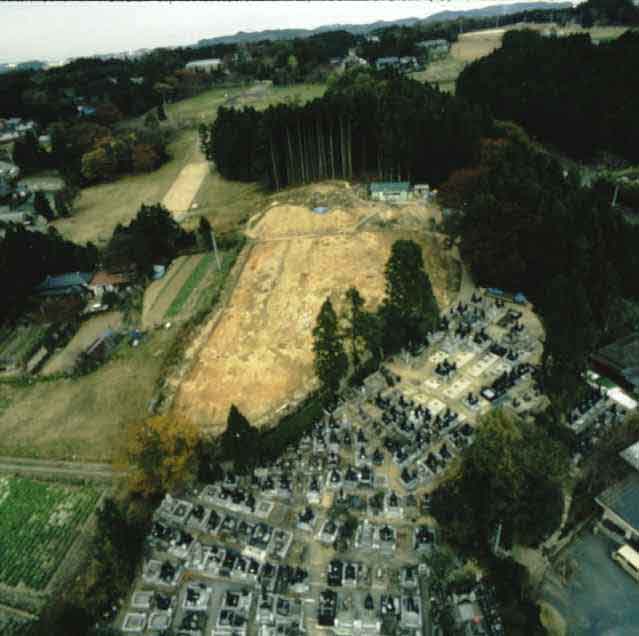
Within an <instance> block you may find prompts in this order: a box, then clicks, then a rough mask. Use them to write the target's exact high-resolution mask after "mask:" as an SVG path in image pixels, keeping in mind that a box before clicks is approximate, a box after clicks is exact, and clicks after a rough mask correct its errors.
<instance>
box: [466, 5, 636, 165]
mask: <svg viewBox="0 0 639 636" xmlns="http://www.w3.org/2000/svg"><path fill="white" fill-rule="evenodd" d="M599 4H603V3H599ZM628 4H629V3H628ZM635 12H636V14H637V15H638V16H639V9H635ZM638 60H639V33H637V32H630V31H629V32H627V33H625V34H624V35H622V36H621V37H620V38H618V39H617V40H614V41H612V42H609V43H605V42H602V43H599V44H595V43H593V42H591V41H590V38H589V36H588V35H587V34H586V35H573V36H569V37H543V36H542V35H541V34H539V33H537V32H534V31H528V30H524V31H509V32H507V33H506V34H505V35H504V38H503V43H502V46H501V47H500V48H498V49H496V50H495V51H494V52H493V53H491V54H490V55H488V56H486V57H483V58H481V59H479V60H477V61H475V62H473V63H472V64H469V65H468V66H467V67H466V68H465V69H464V70H463V71H462V73H461V74H460V76H459V78H458V80H457V93H458V94H459V95H460V96H461V97H463V98H465V99H468V100H470V101H472V102H474V103H476V104H481V105H482V106H485V107H488V108H489V109H490V111H491V112H492V113H493V115H494V116H495V117H497V118H499V119H505V120H513V121H516V122H518V123H520V124H522V125H523V126H524V127H525V128H526V130H527V131H528V132H529V133H530V134H531V135H534V136H535V137H537V138H539V139H541V140H543V141H544V142H547V143H549V144H552V145H554V146H556V147H558V148H560V149H561V150H563V151H564V152H567V153H570V154H572V155H573V156H575V157H577V158H591V157H593V156H594V155H595V154H599V153H601V152H602V151H604V150H608V151H610V152H613V153H615V154H617V155H619V156H621V157H625V158H626V159H628V160H631V161H635V162H636V161H637V160H639V127H637V125H636V118H635V113H636V112H637V111H639V62H638Z"/></svg>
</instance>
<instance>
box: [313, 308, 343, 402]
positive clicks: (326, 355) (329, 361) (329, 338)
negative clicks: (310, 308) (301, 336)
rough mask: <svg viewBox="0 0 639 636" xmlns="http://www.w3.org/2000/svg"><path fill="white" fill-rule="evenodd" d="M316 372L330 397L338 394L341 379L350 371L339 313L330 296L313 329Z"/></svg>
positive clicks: (323, 389) (322, 387)
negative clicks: (340, 328)
mask: <svg viewBox="0 0 639 636" xmlns="http://www.w3.org/2000/svg"><path fill="white" fill-rule="evenodd" d="M313 351H314V353H315V373H316V375H317V378H318V380H319V382H320V386H321V389H322V391H323V392H324V393H325V394H326V395H327V396H329V397H333V396H335V395H336V394H337V392H338V390H339V387H340V384H341V381H342V380H343V379H344V377H345V376H346V372H347V371H348V357H347V355H346V353H345V351H344V345H343V344H342V340H341V337H340V333H339V329H338V323H337V315H336V313H335V310H334V309H333V304H332V303H331V300H330V298H327V299H326V300H325V301H324V303H323V304H322V307H321V309H320V311H319V314H318V316H317V323H316V325H315V328H314V329H313Z"/></svg>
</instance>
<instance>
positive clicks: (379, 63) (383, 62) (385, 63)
mask: <svg viewBox="0 0 639 636" xmlns="http://www.w3.org/2000/svg"><path fill="white" fill-rule="evenodd" d="M375 67H376V68H377V70H378V71H381V70H382V69H385V68H399V67H400V61H399V58H398V57H395V56H391V57H378V58H377V59H376V60H375Z"/></svg>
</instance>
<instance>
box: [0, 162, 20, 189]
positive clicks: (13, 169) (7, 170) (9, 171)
mask: <svg viewBox="0 0 639 636" xmlns="http://www.w3.org/2000/svg"><path fill="white" fill-rule="evenodd" d="M19 176H20V168H18V166H16V165H14V164H13V163H9V162H8V161H0V180H4V181H6V183H7V185H11V181H15V180H16V179H17V178H18V177H19ZM0 196H2V194H1V193H0Z"/></svg>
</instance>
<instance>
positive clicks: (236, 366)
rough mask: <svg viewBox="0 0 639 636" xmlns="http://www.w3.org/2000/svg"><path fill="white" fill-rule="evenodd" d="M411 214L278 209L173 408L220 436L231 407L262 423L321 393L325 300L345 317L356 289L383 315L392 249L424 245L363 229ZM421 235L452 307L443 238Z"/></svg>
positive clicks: (363, 206) (436, 281) (256, 228)
mask: <svg viewBox="0 0 639 636" xmlns="http://www.w3.org/2000/svg"><path fill="white" fill-rule="evenodd" d="M327 194H329V193H327ZM354 203H357V202H356V201H354ZM417 205H418V204H415V206H417ZM410 208H411V206H406V207H405V208H404V207H399V208H390V207H389V206H385V205H384V204H374V205H373V204H370V203H369V202H363V201H360V205H359V206H358V205H353V207H350V208H347V209H346V208H343V209H334V210H333V211H332V212H330V213H329V214H326V215H317V214H314V213H312V212H311V211H310V210H309V209H308V208H307V207H303V206H301V205H291V204H288V203H282V204H274V205H273V207H271V208H270V209H269V210H268V211H267V212H266V214H265V215H264V216H263V217H262V218H261V219H259V220H258V221H257V222H256V223H254V224H253V227H252V230H250V232H249V234H250V235H251V236H252V237H253V238H254V239H256V240H257V241H258V242H257V244H255V245H254V246H253V247H252V250H251V252H250V254H249V257H248V261H247V263H246V265H245V267H244V269H243V271H242V274H241V276H240V278H239V280H238V282H237V285H236V287H235V289H234V291H233V294H232V296H231V298H230V301H229V304H228V306H227V308H226V309H225V311H224V312H223V314H222V316H221V318H220V319H219V322H217V324H216V325H215V327H214V328H213V329H212V331H211V333H210V335H209V337H208V340H207V341H206V343H205V344H204V346H203V347H202V349H201V350H200V351H199V353H198V354H196V355H197V356H198V357H197V360H196V362H195V364H194V367H193V368H192V370H191V371H190V373H188V374H187V376H186V377H185V379H184V381H183V382H182V383H181V385H180V386H179V388H178V391H177V393H176V398H175V402H174V408H175V409H176V410H177V411H178V412H180V413H181V414H182V415H184V416H185V417H188V418H190V419H192V420H193V421H196V422H198V423H199V424H201V425H202V426H204V427H206V428H210V429H212V430H219V429H221V428H223V426H224V423H225V421H226V416H227V413H228V409H229V407H230V405H231V404H236V405H237V406H238V408H239V409H240V410H241V411H242V412H243V413H244V414H245V415H246V416H247V417H248V418H249V419H250V421H251V422H252V423H253V424H256V425H260V424H265V423H266V422H267V421H268V419H269V416H270V415H271V414H272V413H273V412H274V411H276V410H277V409H278V408H281V407H282V406H284V405H285V404H287V403H288V402H291V401H297V400H298V399H300V398H302V397H303V396H304V395H305V394H306V393H307V392H308V391H309V390H310V389H312V388H313V387H314V386H315V377H314V373H313V353H312V329H313V326H314V324H315V319H316V316H317V313H318V311H319V308H320V306H321V304H322V303H323V302H324V300H325V299H326V297H327V296H330V297H331V299H332V300H333V302H334V304H335V306H336V307H337V308H338V309H339V307H340V305H341V302H342V298H343V295H344V292H345V291H346V289H348V287H350V286H351V285H354V286H355V287H357V288H358V289H359V291H360V292H361V294H362V295H363V296H364V298H365V299H366V301H367V306H368V307H369V308H375V307H377V306H378V304H379V302H380V301H381V299H382V297H383V295H384V266H385V264H386V261H387V260H388V256H389V254H390V248H391V245H392V243H393V242H394V241H395V240H397V239H398V238H413V239H415V238H417V239H418V240H420V239H419V236H417V237H416V235H415V233H414V232H413V231H409V230H408V229H405V228H403V227H401V226H398V227H397V228H396V229H395V228H393V231H381V230H380V229H379V228H371V230H366V229H364V230H362V229H358V230H357V231H356V230H355V228H356V227H358V226H364V225H366V224H365V223H363V221H366V220H367V219H370V218H371V217H373V218H377V217H378V216H379V215H380V214H381V215H382V216H383V214H384V213H386V214H389V215H390V216H402V215H404V216H405V218H406V219H409V220H413V217H412V215H411V214H410ZM421 222H422V221H421V220H420V223H421ZM400 225H401V224H400ZM422 229H423V227H422ZM421 236H422V237H423V238H422V239H421V240H420V243H422V246H423V247H424V248H425V249H424V257H425V261H426V263H427V268H428V271H429V274H430V275H431V280H432V282H433V287H434V288H435V293H436V295H437V297H438V300H439V301H440V303H446V302H447V300H448V297H447V292H446V288H447V284H448V280H449V278H448V273H447V271H446V269H447V267H446V263H448V262H449V261H450V259H451V257H450V256H449V255H448V254H447V253H444V252H442V250H441V249H440V247H439V242H438V239H436V238H432V237H427V236H426V235H425V234H422V235H421Z"/></svg>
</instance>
